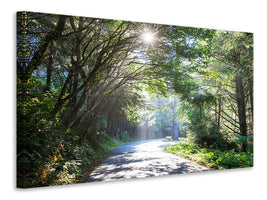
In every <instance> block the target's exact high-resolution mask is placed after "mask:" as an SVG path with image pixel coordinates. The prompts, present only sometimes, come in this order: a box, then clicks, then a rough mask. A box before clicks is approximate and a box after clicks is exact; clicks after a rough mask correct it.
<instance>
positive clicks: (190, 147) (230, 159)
mask: <svg viewBox="0 0 267 200" xmlns="http://www.w3.org/2000/svg"><path fill="white" fill-rule="evenodd" d="M165 150H166V151H168V152H169V153H172V154H175V155H179V156H180V157H182V158H185V159H189V160H192V161H194V162H196V163H198V164H201V165H204V166H206V167H208V168H209V169H233V168H242V167H252V166H253V155H252V154H248V153H244V152H235V151H234V150H226V151H221V150H218V149H207V148H200V147H198V146H197V145H195V144H194V143H192V142H188V141H181V142H180V143H179V144H175V145H171V146H167V147H165Z"/></svg>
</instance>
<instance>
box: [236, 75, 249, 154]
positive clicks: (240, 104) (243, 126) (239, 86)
mask: <svg viewBox="0 0 267 200" xmlns="http://www.w3.org/2000/svg"><path fill="white" fill-rule="evenodd" d="M235 82H236V100H237V109H238V119H239V130H240V135H241V136H244V137H247V122H246V102H245V95H244V88H243V79H242V76H241V75H239V76H237V77H236V79H235ZM241 151H243V152H246V151H247V143H244V142H243V143H242V144H241Z"/></svg>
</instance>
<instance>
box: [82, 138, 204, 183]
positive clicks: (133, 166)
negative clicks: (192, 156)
mask: <svg viewBox="0 0 267 200" xmlns="http://www.w3.org/2000/svg"><path fill="white" fill-rule="evenodd" d="M174 143H175V141H169V142H166V141H163V139H154V140H145V141H138V142H131V143H128V144H124V145H122V146H119V147H118V148H116V149H115V150H113V151H112V153H111V154H110V155H109V156H108V157H107V158H106V159H105V160H104V161H103V162H102V163H101V165H100V166H99V167H97V168H96V169H95V170H94V171H93V172H92V174H91V176H90V177H89V179H88V180H87V182H93V181H110V180H116V179H129V178H143V177H149V176H162V175H170V174H184V173H192V172H200V171H207V170H208V169H207V168H205V167H203V166H200V165H197V164H195V163H193V162H190V161H188V160H185V159H182V158H180V157H178V156H175V155H173V154H170V153H168V152H166V151H164V150H163V149H164V147H165V146H167V145H171V144H174Z"/></svg>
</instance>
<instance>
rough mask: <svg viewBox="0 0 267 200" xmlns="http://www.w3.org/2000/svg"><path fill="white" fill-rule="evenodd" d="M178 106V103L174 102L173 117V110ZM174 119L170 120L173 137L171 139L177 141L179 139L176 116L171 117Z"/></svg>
mask: <svg viewBox="0 0 267 200" xmlns="http://www.w3.org/2000/svg"><path fill="white" fill-rule="evenodd" d="M177 106H178V101H174V104H173V114H174V115H175V110H176V108H177ZM173 117H174V118H175V119H173V120H172V135H173V139H175V140H177V139H178V137H179V121H178V118H176V116H173Z"/></svg>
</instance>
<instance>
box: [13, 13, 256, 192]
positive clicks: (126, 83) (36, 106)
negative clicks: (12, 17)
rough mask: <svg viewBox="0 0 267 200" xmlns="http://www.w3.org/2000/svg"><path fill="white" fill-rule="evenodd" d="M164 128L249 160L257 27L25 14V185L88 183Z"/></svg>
mask: <svg viewBox="0 0 267 200" xmlns="http://www.w3.org/2000/svg"><path fill="white" fill-rule="evenodd" d="M167 135H171V136H172V137H173V138H174V139H177V138H178V136H183V137H188V138H190V139H191V140H192V141H193V142H194V143H195V144H196V145H197V146H199V147H197V148H205V149H206V150H205V151H212V152H213V150H209V149H208V148H211V149H214V148H216V149H217V150H216V151H215V153H214V152H213V154H214V155H215V157H216V159H217V158H218V159H219V157H225V156H226V154H225V153H226V152H229V153H228V154H227V156H228V158H229V159H230V157H231V158H235V159H237V161H236V162H237V163H239V161H238V159H241V160H242V159H243V160H247V159H248V160H250V161H252V148H251V146H252V145H253V36H252V34H250V33H239V32H220V31H216V30H210V29H202V28H189V27H179V26H168V25H156V24H148V23H138V22H125V21H120V20H108V19H95V18H85V17H73V16H63V15H50V14H43V13H33V12H18V14H17V179H18V180H17V184H18V187H34V186H46V185H56V184H69V183H77V182H82V181H84V180H83V179H84V178H86V175H85V174H87V175H88V174H89V173H90V170H92V168H93V166H94V165H96V163H97V162H98V161H99V160H101V159H102V158H103V157H104V156H105V155H106V153H107V152H108V151H110V150H111V149H113V148H115V147H116V146H118V145H120V144H122V143H124V142H129V141H132V140H135V139H140V138H142V139H146V138H155V137H165V136H167ZM181 145H183V144H181ZM181 147H183V148H184V149H186V148H187V147H186V146H181ZM179 148H180V147H179ZM190 148H191V147H190ZM192 148H193V147H192ZM194 148H195V146H194ZM197 151H199V152H202V151H203V149H202V150H200V149H197ZM240 151H241V152H243V153H240ZM230 152H232V153H233V155H232V154H231V153H230ZM202 153H203V152H202ZM230 154H231V155H230ZM210 155H211V154H210ZM227 156H226V157H227ZM229 156H230V157H229ZM247 156H248V157H247ZM211 157H212V156H211ZM228 158H227V159H228ZM214 159H215V158H213V157H212V158H211V160H214ZM216 162H217V161H216ZM240 162H241V161H240ZM250 163H251V162H250ZM223 165H225V166H226V165H227V164H223ZM227 166H228V165H227ZM236 166H241V165H240V164H237V165H236ZM233 167H234V165H233ZM218 168H220V167H218ZM82 177H83V178H82Z"/></svg>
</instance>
